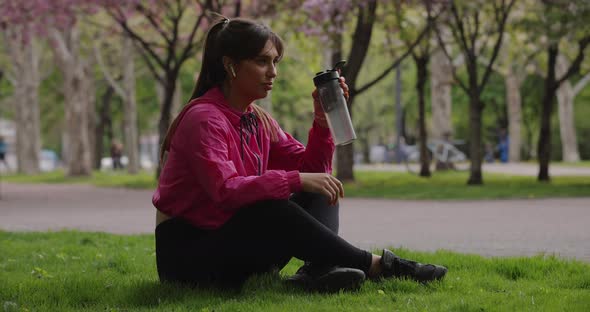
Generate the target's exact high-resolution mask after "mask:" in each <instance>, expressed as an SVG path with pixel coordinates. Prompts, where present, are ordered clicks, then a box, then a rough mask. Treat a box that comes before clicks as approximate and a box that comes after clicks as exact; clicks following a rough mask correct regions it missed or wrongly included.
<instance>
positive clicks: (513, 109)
mask: <svg viewBox="0 0 590 312" xmlns="http://www.w3.org/2000/svg"><path fill="white" fill-rule="evenodd" d="M504 84H505V86H506V100H507V103H506V104H507V105H506V108H507V110H508V135H509V138H510V144H509V147H508V159H509V161H510V162H519V161H520V149H521V146H522V134H521V126H522V97H521V94H520V87H521V85H522V80H521V79H520V78H519V77H517V75H516V74H515V73H514V72H513V71H512V68H511V66H508V71H507V74H506V77H505V79H504Z"/></svg>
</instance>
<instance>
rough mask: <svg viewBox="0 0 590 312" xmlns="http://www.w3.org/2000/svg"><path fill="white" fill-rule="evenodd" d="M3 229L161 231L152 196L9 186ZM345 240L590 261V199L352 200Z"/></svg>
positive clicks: (347, 205) (1, 205)
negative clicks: (542, 254) (156, 227)
mask: <svg viewBox="0 0 590 312" xmlns="http://www.w3.org/2000/svg"><path fill="white" fill-rule="evenodd" d="M1 191H2V199H0V229H2V230H6V231H47V230H60V229H78V230H83V231H102V232H109V233H118V234H138V233H153V228H154V221H155V217H154V212H155V210H154V208H153V206H152V204H151V195H152V191H149V190H129V189H112V188H97V187H94V186H90V185H64V184H61V185H47V184H36V185H27V184H8V183H3V184H2V190H1ZM340 216H341V220H340V222H341V223H340V229H341V232H340V235H341V236H342V237H344V238H345V239H347V240H348V241H350V242H351V243H353V244H354V245H356V246H360V247H363V248H380V247H385V246H395V247H400V246H403V247H407V248H409V249H415V250H423V251H434V250H437V249H448V250H452V251H457V252H462V253H476V254H481V255H485V256H517V255H523V256H530V255H535V254H538V253H546V254H557V255H559V256H562V257H567V258H577V259H580V260H584V261H590V226H589V224H590V198H564V199H523V200H485V201H414V200H383V199H358V198H345V199H343V200H342V201H341V212H340Z"/></svg>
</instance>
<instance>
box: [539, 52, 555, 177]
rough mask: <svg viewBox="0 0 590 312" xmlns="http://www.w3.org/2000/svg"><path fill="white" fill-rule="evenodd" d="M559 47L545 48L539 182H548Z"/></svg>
mask: <svg viewBox="0 0 590 312" xmlns="http://www.w3.org/2000/svg"><path fill="white" fill-rule="evenodd" d="M558 54H559V47H558V46H557V44H551V45H550V46H549V47H548V48H547V75H546V76H545V85H544V94H543V101H542V105H543V107H542V108H541V129H540V133H539V144H538V146H537V148H538V152H537V155H538V157H539V175H538V176H537V179H538V180H539V181H541V182H549V181H550V177H549V161H550V160H551V113H552V111H553V99H554V98H555V92H556V88H557V86H556V84H557V82H556V78H555V64H556V60H557V55H558Z"/></svg>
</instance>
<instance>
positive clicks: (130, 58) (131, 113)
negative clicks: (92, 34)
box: [123, 36, 139, 174]
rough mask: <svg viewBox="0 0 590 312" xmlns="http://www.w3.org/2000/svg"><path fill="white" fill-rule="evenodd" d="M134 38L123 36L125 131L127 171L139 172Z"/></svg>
mask: <svg viewBox="0 0 590 312" xmlns="http://www.w3.org/2000/svg"><path fill="white" fill-rule="evenodd" d="M134 57H135V53H134V48H133V40H132V39H131V38H129V37H128V36H123V66H124V68H123V92H125V98H124V103H123V111H124V117H123V132H124V135H125V153H126V154H127V159H128V160H129V163H128V164H127V172H129V173H130V174H137V173H138V172H139V136H138V133H137V132H138V131H137V101H136V97H135V65H134Z"/></svg>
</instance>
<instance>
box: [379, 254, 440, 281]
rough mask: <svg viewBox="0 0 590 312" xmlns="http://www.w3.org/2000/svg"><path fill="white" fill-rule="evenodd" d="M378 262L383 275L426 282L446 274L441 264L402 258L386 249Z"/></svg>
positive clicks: (438, 278)
mask: <svg viewBox="0 0 590 312" xmlns="http://www.w3.org/2000/svg"><path fill="white" fill-rule="evenodd" d="M380 262H381V266H382V267H383V277H397V278H409V279H413V280H415V281H418V282H421V283H427V282H431V281H434V280H440V279H442V278H443V277H444V276H445V274H447V268H445V267H443V266H440V265H435V264H422V263H418V262H416V261H411V260H406V259H402V258H400V257H398V256H396V255H395V254H394V253H393V252H391V251H389V250H387V249H383V255H382V256H381V260H380Z"/></svg>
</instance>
